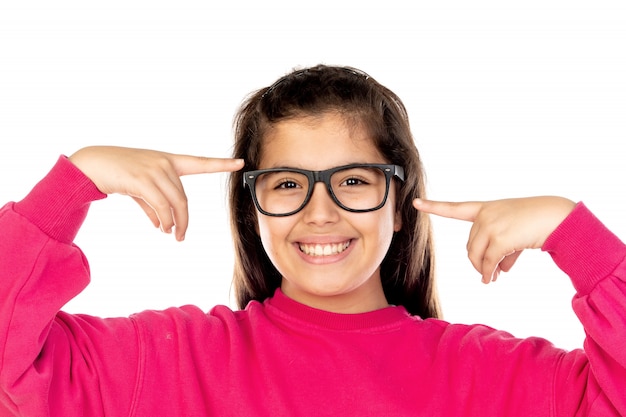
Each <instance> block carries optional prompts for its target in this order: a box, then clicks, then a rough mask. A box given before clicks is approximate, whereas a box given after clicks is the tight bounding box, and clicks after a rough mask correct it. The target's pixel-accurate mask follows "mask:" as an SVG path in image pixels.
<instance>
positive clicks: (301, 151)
mask: <svg viewBox="0 0 626 417" xmlns="http://www.w3.org/2000/svg"><path fill="white" fill-rule="evenodd" d="M329 150H330V151H329ZM357 162H358V163H385V162H387V161H385V159H384V158H383V157H382V155H381V154H380V152H379V151H378V149H377V148H376V147H375V146H374V144H373V141H372V140H371V138H370V137H369V135H368V134H367V132H366V131H364V130H363V129H361V128H359V127H358V126H349V125H348V124H347V123H346V121H345V119H344V118H343V117H342V116H341V115H339V114H336V113H327V114H324V115H322V116H319V117H315V118H313V117H305V118H296V119H289V120H286V121H282V122H279V123H276V124H275V125H274V126H273V127H272V129H271V130H270V131H269V132H268V133H267V134H266V136H265V137H264V138H263V146H262V153H261V159H260V163H259V168H261V169H264V168H275V167H293V168H304V169H310V170H323V169H328V168H332V167H336V166H340V165H346V164H349V163H357ZM394 207H395V190H394V187H390V195H389V198H388V200H387V202H386V204H385V206H383V207H382V208H381V209H380V210H376V211H372V212H366V213H351V212H348V211H346V210H343V209H342V208H340V207H339V206H337V205H336V204H335V203H334V202H333V200H332V199H331V197H330V195H329V194H328V191H327V189H326V187H325V185H324V184H323V183H317V184H316V185H315V188H314V191H313V195H312V196H311V200H310V201H309V203H308V204H307V205H306V206H305V207H304V208H303V209H302V210H301V211H300V212H298V213H296V214H294V215H291V216H286V217H271V216H265V215H263V214H260V213H257V219H258V232H259V235H260V237H261V241H262V242H263V247H264V248H265V250H266V252H267V254H268V256H269V258H270V259H271V261H272V263H273V264H274V265H275V266H276V268H277V269H278V271H279V272H280V273H281V274H282V284H281V289H282V291H283V292H284V293H285V295H287V296H288V297H290V298H292V299H294V300H296V301H299V302H301V303H304V304H307V305H309V306H312V307H316V308H319V309H323V310H327V311H334V312H342V313H359V312H364V311H371V310H375V309H379V308H383V307H386V306H387V305H388V303H387V300H386V298H385V295H384V292H383V288H382V284H381V279H380V264H381V262H382V260H383V258H384V256H385V254H386V253H387V250H388V248H389V245H390V244H391V239H392V237H393V233H394V232H395V231H398V230H400V227H401V224H400V221H399V216H397V215H396V213H395V210H394ZM347 242H349V246H348V248H347V249H346V250H345V251H343V252H341V253H340V254H335V255H332V256H312V255H307V254H305V253H303V252H302V251H301V249H300V248H301V245H303V244H306V245H309V246H311V247H312V246H314V245H321V246H325V245H329V244H340V245H341V244H345V243H347Z"/></svg>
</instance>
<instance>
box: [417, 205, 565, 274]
mask: <svg viewBox="0 0 626 417" xmlns="http://www.w3.org/2000/svg"><path fill="white" fill-rule="evenodd" d="M413 205H414V206H415V208H416V209H418V210H420V211H422V212H425V213H430V214H435V215H437V216H442V217H449V218H453V219H459V220H466V221H470V222H473V225H472V228H471V230H470V235H469V240H468V242H467V252H468V256H469V259H470V261H471V262H472V265H473V266H474V268H476V270H477V271H478V272H480V273H481V274H482V281H483V282H484V283H485V284H487V283H489V282H491V281H495V280H496V279H497V278H498V275H499V274H500V272H501V271H505V272H507V271H509V270H510V269H511V267H512V266H513V264H514V263H515V261H516V260H517V258H518V257H519V255H520V254H521V252H522V251H523V250H524V249H535V248H541V247H542V246H543V244H544V242H545V241H546V239H547V238H548V236H549V235H550V234H551V233H552V232H553V231H554V229H556V227H557V226H558V225H559V224H560V223H561V222H562V221H563V220H564V219H565V217H567V215H568V214H569V213H570V212H571V211H572V210H573V209H574V206H575V205H576V203H574V202H573V201H571V200H568V199H566V198H562V197H529V198H514V199H506V200H495V201H484V202H480V201H470V202H459V203H456V202H443V201H432V200H421V199H416V200H415V201H414V202H413Z"/></svg>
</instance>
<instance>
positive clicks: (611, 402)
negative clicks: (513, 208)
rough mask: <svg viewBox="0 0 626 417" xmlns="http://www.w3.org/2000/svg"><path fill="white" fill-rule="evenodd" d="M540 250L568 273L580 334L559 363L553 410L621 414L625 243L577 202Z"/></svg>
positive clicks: (624, 407)
mask: <svg viewBox="0 0 626 417" xmlns="http://www.w3.org/2000/svg"><path fill="white" fill-rule="evenodd" d="M543 250H545V251H547V252H548V253H550V255H551V256H552V258H553V259H554V261H555V263H556V264H557V266H558V267H559V268H561V269H562V270H563V271H564V272H565V273H566V274H568V275H569V276H570V278H571V280H572V282H573V284H574V286H575V288H576V295H575V296H574V299H573V308H574V311H575V313H576V315H577V316H578V318H579V319H580V321H581V323H582V324H583V327H584V329H585V333H586V339H585V343H584V351H583V350H577V351H573V352H570V353H568V354H567V355H564V356H563V358H562V361H561V363H560V364H559V368H558V372H557V375H556V380H555V398H556V404H555V408H556V410H557V415H559V416H560V415H567V416H570V415H571V416H573V415H583V416H626V246H625V245H624V243H622V242H621V241H620V239H618V238H617V237H616V236H615V235H614V234H613V233H612V232H610V231H609V230H608V229H607V228H606V227H605V226H604V225H603V224H602V223H601V222H600V221H599V220H598V219H597V218H596V217H595V216H594V215H593V214H592V213H591V212H590V211H589V210H588V209H587V208H586V207H585V206H584V205H583V204H582V203H579V204H578V205H577V206H576V208H575V209H574V211H573V212H572V213H571V214H570V215H569V216H568V217H567V218H566V219H565V220H564V221H563V223H562V224H561V225H560V226H559V227H558V228H557V229H556V230H555V231H554V232H553V233H552V234H551V235H550V237H549V238H548V240H547V241H546V243H545V244H544V247H543Z"/></svg>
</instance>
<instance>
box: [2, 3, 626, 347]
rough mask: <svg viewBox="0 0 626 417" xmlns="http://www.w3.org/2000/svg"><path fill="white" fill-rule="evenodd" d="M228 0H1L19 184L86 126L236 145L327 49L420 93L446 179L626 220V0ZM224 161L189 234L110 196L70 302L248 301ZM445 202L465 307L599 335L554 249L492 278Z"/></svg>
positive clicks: (578, 339)
mask: <svg viewBox="0 0 626 417" xmlns="http://www.w3.org/2000/svg"><path fill="white" fill-rule="evenodd" d="M9 3H13V4H15V5H10V4H9ZM211 3H216V4H218V5H212V4H211ZM221 3H226V2H208V1H207V2H200V1H198V2H189V1H178V2H164V1H134V2H133V1H107V2H85V1H76V2H68V1H55V2H38V3H32V2H9V1H4V2H3V3H1V6H0V201H2V202H6V201H9V200H18V199H20V198H22V197H23V196H24V195H25V194H26V193H27V192H28V191H29V190H30V188H31V187H32V186H33V185H34V184H35V183H36V182H37V181H38V180H39V179H40V178H41V177H42V176H44V175H45V174H46V173H47V171H48V170H49V169H50V168H51V167H52V165H53V164H54V162H55V161H56V159H57V157H58V156H59V155H60V154H66V155H69V154H71V153H73V152H74V151H76V150H77V149H79V148H81V147H83V146H87V145H93V144H110V145H123V146H131V147H146V148H156V149H160V150H165V151H170V152H176V153H190V154H200V155H210V156H228V155H229V154H230V149H231V145H232V128H231V124H232V117H233V114H234V112H235V111H236V109H237V107H238V105H239V104H240V103H241V101H242V100H243V98H244V97H245V96H246V95H247V94H248V93H250V92H251V91H252V90H255V89H257V88H260V87H263V86H266V85H269V84H271V83H272V82H273V81H274V80H275V79H276V78H278V77H279V76H282V75H283V74H285V73H286V72H288V71H290V70H291V69H292V68H294V67H300V66H307V65H314V64H317V63H327V64H342V65H351V66H355V67H358V68H361V69H363V70H365V71H366V72H368V73H370V75H372V76H373V77H374V78H376V79H377V80H378V81H380V82H382V83H383V84H385V85H387V86H388V87H390V88H391V89H392V90H394V91H395V92H396V93H398V94H399V95H400V97H402V99H403V101H404V102H405V104H406V106H407V107H408V109H409V113H410V117H411V122H412V126H413V132H414V134H415V138H416V142H417V145H418V148H419V149H420V151H421V153H422V156H423V159H424V161H425V165H426V168H427V172H428V187H429V195H430V197H431V198H434V199H442V200H468V199H471V200H474V199H496V198H502V197H517V196H527V195H541V194H557V195H563V196H566V197H569V198H571V199H573V200H577V201H578V200H583V201H584V202H585V203H586V204H587V205H588V206H589V207H590V208H591V209H592V211H594V213H595V214H596V215H598V216H599V217H600V218H601V219H602V220H603V221H604V222H605V224H607V225H608V226H609V227H610V228H611V229H612V230H613V231H614V232H616V234H618V235H619V236H621V237H622V238H624V237H626V221H625V220H624V205H625V203H626V196H625V194H624V187H623V184H624V178H626V164H625V163H624V157H625V156H626V151H625V150H624V148H623V142H624V139H625V137H626V121H625V120H626V118H625V116H626V83H625V76H626V6H624V3H623V2H621V1H613V2H609V1H594V2H590V1H589V2H582V1H554V0H543V1H507V2H504V1H492V2H489V1H473V2H468V1H465V2H464V1H451V2H443V1H441V2H407V1H399V2H395V1H386V2H375V3H374V2H369V1H358V2H356V1H355V2H341V1H332V2H330V1H318V2H287V1H284V2H272V1H263V2H254V1H248V2H241V1H230V2H228V3H229V4H228V5H219V4H221ZM411 3H412V4H411ZM401 4H402V5H401ZM225 179H226V178H225V176H222V175H213V176H198V177H189V178H185V179H184V184H185V186H186V189H187V193H188V196H189V199H190V205H191V225H190V230H189V232H188V233H187V240H186V241H185V242H184V243H177V242H175V241H174V239H173V238H172V237H171V236H167V235H163V234H161V233H159V232H158V231H156V230H155V229H153V228H152V226H151V224H150V223H149V221H148V220H147V218H146V217H145V216H144V215H143V212H142V211H141V209H140V208H139V207H138V206H136V205H135V203H134V202H132V201H131V200H130V199H127V198H124V197H120V196H111V197H109V198H108V199H106V200H104V201H99V202H97V203H94V204H93V205H92V209H91V212H90V215H89V217H88V219H87V221H86V222H85V224H84V226H83V228H82V229H81V231H80V233H79V235H78V238H77V244H78V245H79V246H80V247H81V248H82V249H83V250H84V252H85V253H86V255H87V257H88V259H89V261H90V265H91V268H92V284H91V285H90V286H89V287H88V288H87V290H85V291H84V292H83V293H82V294H81V295H79V296H78V297H77V298H76V299H75V300H73V301H72V302H70V303H69V304H68V305H67V306H66V310H68V311H71V312H81V313H88V314H94V315H101V316H118V315H123V316H125V315H128V314H131V313H133V312H136V311H140V310H143V309H148V308H154V309H161V308H166V307H169V306H176V305H182V304H188V303H191V304H196V305H199V306H201V307H202V308H204V309H207V310H208V309H209V308H210V307H211V306H213V305H215V304H218V303H219V304H227V305H230V306H232V307H234V303H233V302H232V300H231V295H230V277H231V269H232V255H231V239H230V231H229V228H228V224H227V213H226V209H225V195H226V194H225ZM434 221H435V232H436V237H437V250H438V254H437V256H438V261H437V262H438V278H439V289H440V294H441V298H442V301H443V307H444V313H445V318H446V319H447V320H449V321H453V322H463V323H476V322H480V323H485V324H488V325H491V326H493V327H497V328H500V329H504V330H508V331H510V332H512V333H513V334H515V335H517V336H521V337H526V336H531V335H535V336H541V337H546V338H548V339H550V340H552V341H553V342H554V343H555V344H556V345H558V346H561V347H564V348H567V349H570V348H576V347H579V346H582V340H583V337H584V333H583V330H582V328H581V326H580V324H578V321H577V320H576V318H575V316H574V315H573V313H572V312H571V308H570V303H571V298H572V296H573V294H574V291H573V289H572V287H571V285H570V283H569V281H568V279H567V277H566V276H564V275H563V273H562V272H561V271H559V270H558V269H557V268H556V266H554V265H553V264H552V262H551V259H550V257H549V256H548V255H547V254H545V253H541V252H540V251H534V252H527V253H525V254H523V255H522V256H521V258H520V259H519V261H518V264H517V265H516V268H515V269H514V270H513V271H511V272H510V273H508V274H505V275H503V276H502V277H501V278H500V280H499V281H498V282H497V283H495V284H492V285H489V286H485V285H482V284H481V283H480V278H479V275H478V274H477V273H476V272H475V271H474V270H473V269H472V267H471V265H470V263H469V261H468V260H467V258H466V254H465V242H466V237H467V233H468V231H469V224H466V223H463V222H457V221H453V220H447V219H435V220H434ZM0 238H1V232H0ZM68 279H71V277H68Z"/></svg>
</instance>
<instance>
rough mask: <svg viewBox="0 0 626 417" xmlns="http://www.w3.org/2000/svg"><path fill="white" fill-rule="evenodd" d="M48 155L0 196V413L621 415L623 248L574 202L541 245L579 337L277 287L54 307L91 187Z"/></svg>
mask: <svg viewBox="0 0 626 417" xmlns="http://www.w3.org/2000/svg"><path fill="white" fill-rule="evenodd" d="M103 197H104V195H102V194H101V193H100V192H99V191H98V190H97V189H96V188H95V187H94V185H93V184H92V183H91V182H90V181H89V180H88V179H87V178H86V177H85V176H84V175H83V174H82V173H81V172H80V171H79V170H78V169H76V168H75V167H74V166H73V165H72V164H71V163H69V161H68V160H67V159H66V158H64V157H61V158H60V159H59V161H58V162H57V164H56V165H55V167H54V168H53V169H52V171H51V172H50V173H49V174H48V175H47V176H46V177H45V178H44V179H43V180H42V182H40V183H39V184H38V185H37V186H36V187H35V188H34V189H33V191H32V192H31V193H30V194H29V195H28V196H27V197H26V198H25V199H24V200H23V201H21V202H19V203H9V204H7V205H6V206H4V208H2V210H1V211H0V230H2V232H1V233H2V238H1V239H0V416H2V417H5V416H29V417H47V416H59V417H78V416H81V417H82V416H108V417H122V416H123V417H129V416H133V417H159V416H167V417H177V416H181V417H182V416H184V417H200V416H203V417H206V416H246V417H249V416H272V417H278V416H315V417H321V416H351V417H352V416H359V417H361V416H387V415H389V416H457V417H458V416H481V417H488V416H498V417H502V416H508V417H511V416H524V417H529V416H626V369H625V368H626V283H625V282H624V281H625V278H626V263H625V261H624V258H625V256H626V247H625V246H624V244H623V243H622V242H621V241H620V240H619V239H618V238H617V237H615V236H614V235H613V234H612V233H611V232H610V231H608V230H607V229H606V228H605V227H604V226H603V225H602V224H601V223H600V222H599V221H598V220H597V219H596V218H595V217H594V216H593V215H592V214H591V213H590V212H589V211H588V210H587V209H586V208H585V206H584V205H582V204H578V205H577V207H576V208H575V210H574V211H573V212H572V214H571V215H570V216H569V217H568V218H567V219H566V220H565V221H564V222H563V223H562V224H561V225H560V226H559V227H558V229H557V230H556V231H555V232H554V233H553V234H552V235H551V236H550V238H549V239H548V241H547V242H546V243H545V246H544V248H543V249H544V250H545V251H548V252H549V253H550V254H551V255H552V257H553V258H554V260H555V262H556V264H557V265H558V266H559V267H560V268H561V269H562V270H563V271H565V272H566V273H567V274H568V275H569V276H570V277H571V280H572V282H573V284H574V286H575V287H576V290H577V295H576V296H575V298H574V301H573V306H574V310H575V311H576V314H577V315H578V317H579V318H580V320H581V322H582V323H583V325H584V328H585V330H586V332H587V335H588V337H587V339H586V342H585V346H584V350H582V349H581V350H575V351H572V352H565V351H563V350H560V349H557V348H555V347H553V346H552V345H551V344H550V343H549V342H547V341H545V340H542V339H538V338H530V339H524V340H520V339H516V338H514V337H512V336H510V335H509V334H507V333H504V332H501V331H496V330H494V329H491V328H489V327H486V326H480V325H474V326H468V325H454V324H449V323H446V322H444V321H441V320H433V319H429V320H422V319H420V318H418V317H412V316H410V315H409V314H407V312H406V311H405V310H404V308H402V307H388V308H385V309H382V310H377V311H373V312H369V313H364V314H354V315H342V314H335V313H329V312H325V311H320V310H315V309H313V308H310V307H307V306H305V305H301V304H298V303H297V302H295V301H293V300H291V299H289V298H287V297H286V296H285V295H284V294H282V293H281V292H280V291H277V292H276V294H275V295H274V297H272V298H270V299H268V300H266V301H265V302H263V303H259V302H252V303H251V304H250V305H249V306H248V307H247V308H246V310H245V311H232V310H230V309H228V308H226V307H223V306H218V307H215V308H213V309H212V310H211V311H210V313H208V314H207V313H205V312H203V311H202V310H200V309H199V308H197V307H193V306H185V307H181V308H172V309H169V310H165V311H144V312H142V313H139V314H136V315H133V316H131V317H130V318H111V319H102V318H96V317H90V316H84V315H69V314H66V313H63V312H59V309H60V308H61V306H63V305H64V304H65V303H66V302H67V301H68V300H70V299H71V298H72V297H74V296H76V295H77V294H78V293H80V292H81V290H83V289H84V288H85V286H86V285H87V284H88V282H89V267H88V264H87V260H86V259H85V257H84V256H83V254H82V253H81V251H80V250H79V248H77V247H76V246H75V245H73V243H72V240H73V238H74V236H75V234H76V233H77V231H78V229H79V227H80V225H81V223H82V221H83V220H84V217H85V215H86V214H87V210H88V207H89V204H90V202H91V201H93V200H95V199H99V198H103Z"/></svg>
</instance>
